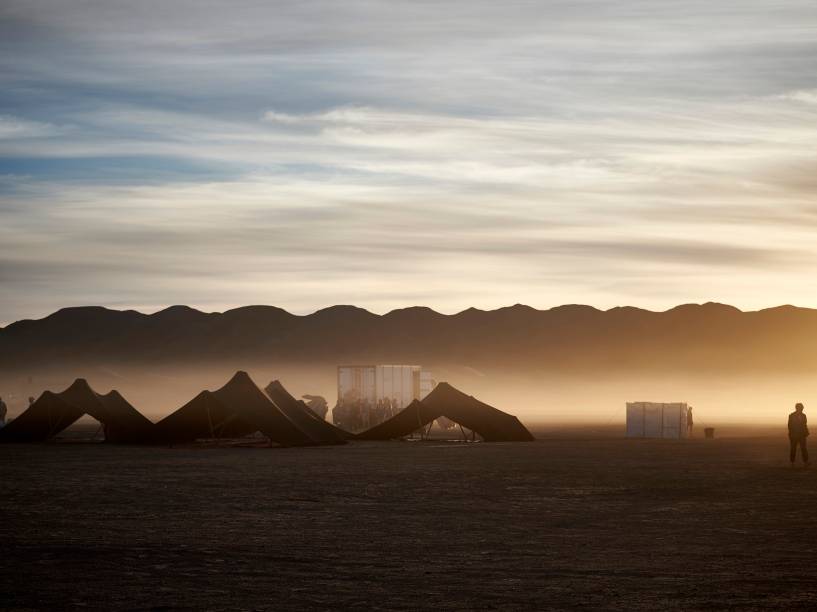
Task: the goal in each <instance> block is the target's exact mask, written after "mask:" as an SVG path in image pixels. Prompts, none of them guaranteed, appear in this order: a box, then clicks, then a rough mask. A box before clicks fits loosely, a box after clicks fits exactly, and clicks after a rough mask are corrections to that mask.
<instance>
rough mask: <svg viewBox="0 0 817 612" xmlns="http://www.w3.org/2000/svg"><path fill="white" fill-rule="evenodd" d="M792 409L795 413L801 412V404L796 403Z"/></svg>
mask: <svg viewBox="0 0 817 612" xmlns="http://www.w3.org/2000/svg"><path fill="white" fill-rule="evenodd" d="M794 409H795V410H796V411H797V412H803V404H801V403H800V402H797V403H796V404H795V405H794Z"/></svg>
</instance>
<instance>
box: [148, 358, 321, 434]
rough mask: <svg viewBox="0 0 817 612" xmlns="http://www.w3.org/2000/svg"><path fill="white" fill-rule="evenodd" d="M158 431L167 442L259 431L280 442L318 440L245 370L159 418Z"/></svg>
mask: <svg viewBox="0 0 817 612" xmlns="http://www.w3.org/2000/svg"><path fill="white" fill-rule="evenodd" d="M156 431H157V436H156V441H157V442H161V443H165V444H172V443H183V442H192V441H194V440H196V439H199V438H210V437H241V436H245V435H248V434H251V433H253V432H256V431H260V432H261V433H263V434H264V435H265V436H267V437H268V438H269V439H270V440H272V441H273V442H276V443H278V444H280V445H281V446H309V445H312V444H317V442H316V441H315V440H313V439H312V438H310V437H309V435H307V434H306V433H305V432H304V431H303V430H301V428H300V427H298V426H297V425H296V424H295V423H293V422H292V421H291V420H290V419H289V418H288V417H287V416H286V415H285V414H284V413H283V412H281V410H279V409H278V407H277V406H276V405H275V404H273V403H272V402H271V401H270V400H269V398H267V396H266V395H264V392H263V391H261V389H259V388H258V387H257V386H256V384H255V383H254V382H253V381H252V379H251V378H250V376H249V374H247V373H246V372H243V371H239V372H236V373H235V375H234V376H233V377H232V378H231V379H230V380H229V381H228V382H227V384H226V385H224V386H223V387H221V388H220V389H218V390H216V391H203V392H202V393H199V394H198V395H197V396H196V397H195V398H193V399H192V400H191V401H190V402H188V403H187V404H185V405H184V406H182V407H181V408H179V409H178V410H177V411H176V412H174V413H173V414H170V415H168V416H167V417H165V418H164V419H162V420H161V421H159V422H158V423H157V424H156Z"/></svg>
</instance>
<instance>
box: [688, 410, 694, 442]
mask: <svg viewBox="0 0 817 612" xmlns="http://www.w3.org/2000/svg"><path fill="white" fill-rule="evenodd" d="M694 423H695V420H694V419H693V418H692V406H690V407H689V408H687V437H688V438H691V437H692V426H693V424H694Z"/></svg>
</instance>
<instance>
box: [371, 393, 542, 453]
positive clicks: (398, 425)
mask: <svg viewBox="0 0 817 612" xmlns="http://www.w3.org/2000/svg"><path fill="white" fill-rule="evenodd" d="M443 416H444V417H447V418H449V419H451V420H452V421H455V422H456V423H459V424H460V425H462V426H463V427H467V428H468V429H470V430H472V431H475V432H477V433H478V434H479V435H480V436H481V437H482V439H483V440H485V441H486V442H530V441H532V440H533V436H532V435H531V433H530V432H529V431H528V430H527V429H526V428H525V426H524V425H522V423H520V422H519V419H517V418H516V417H515V416H513V415H510V414H508V413H507V412H502V411H501V410H497V409H496V408H494V407H493V406H489V405H488V404H485V403H483V402H480V401H479V400H478V399H475V398H474V397H471V396H470V395H466V394H465V393H463V392H462V391H458V390H457V389H455V388H454V387H452V386H451V385H449V384H448V383H440V384H438V385H437V386H436V387H435V388H434V390H433V391H432V392H431V393H429V394H428V395H427V396H426V397H425V398H424V399H423V400H422V401H419V400H414V401H413V402H412V403H411V404H409V405H408V406H406V408H404V409H403V410H401V411H400V412H398V413H397V414H396V415H394V416H393V417H392V418H390V419H388V420H386V421H383V422H382V423H380V424H379V425H375V426H374V427H372V428H371V429H368V430H366V431H364V432H361V433H359V434H357V436H356V437H357V438H358V439H359V440H390V439H393V438H402V437H404V436H407V435H409V434H411V433H412V432H414V431H417V430H418V429H420V428H422V427H424V426H425V425H428V424H429V423H431V422H432V421H434V420H435V419H438V418H440V417H443Z"/></svg>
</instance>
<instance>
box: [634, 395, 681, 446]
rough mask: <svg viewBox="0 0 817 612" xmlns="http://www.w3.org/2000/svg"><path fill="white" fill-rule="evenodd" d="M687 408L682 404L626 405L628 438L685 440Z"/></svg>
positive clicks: (646, 403)
mask: <svg viewBox="0 0 817 612" xmlns="http://www.w3.org/2000/svg"><path fill="white" fill-rule="evenodd" d="M687 411H688V407H687V405H686V404H684V403H672V404H663V403H657V402H628V403H627V437H628V438H671V439H675V440H677V439H679V438H686V437H687V434H688V431H687V426H686V422H687Z"/></svg>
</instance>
